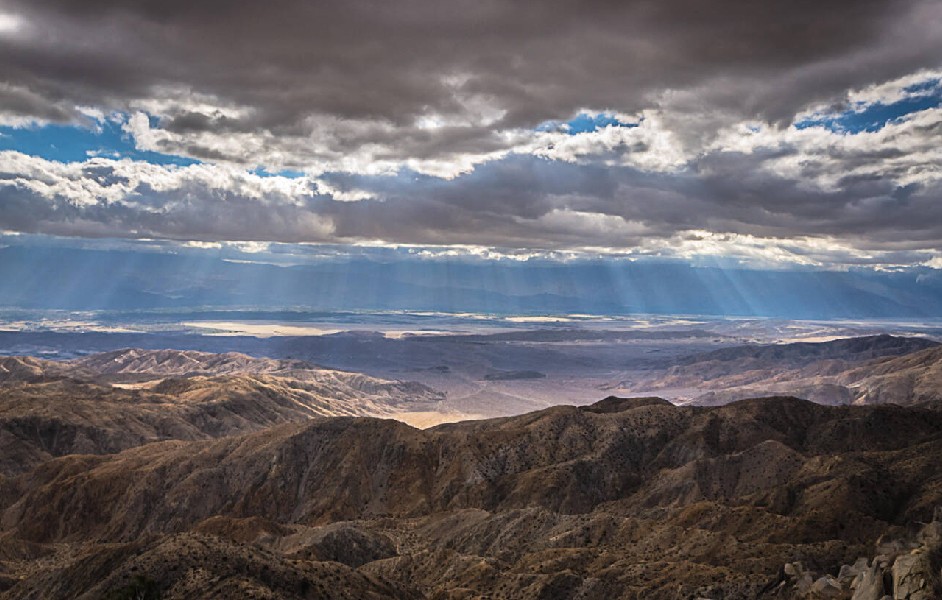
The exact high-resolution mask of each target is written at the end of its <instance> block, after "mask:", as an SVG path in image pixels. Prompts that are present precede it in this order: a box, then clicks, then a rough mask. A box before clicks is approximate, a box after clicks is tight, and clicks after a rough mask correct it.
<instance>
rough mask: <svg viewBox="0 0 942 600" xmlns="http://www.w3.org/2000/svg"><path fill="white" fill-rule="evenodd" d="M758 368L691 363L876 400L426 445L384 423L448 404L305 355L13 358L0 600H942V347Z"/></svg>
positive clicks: (571, 422) (591, 408)
mask: <svg viewBox="0 0 942 600" xmlns="http://www.w3.org/2000/svg"><path fill="white" fill-rule="evenodd" d="M751 350H752V352H751V354H750V352H748V351H746V350H736V351H735V352H728V353H726V354H721V355H714V356H713V357H712V358H711V359H710V360H709V361H704V360H700V359H697V360H695V359H693V358H691V359H685V360H686V362H687V363H688V364H686V365H678V368H680V367H681V366H686V367H693V366H695V365H698V364H700V363H704V362H710V361H717V362H724V361H740V360H747V359H749V357H750V356H751V360H752V363H754V364H766V363H765V361H771V362H772V363H775V362H776V361H782V363H781V364H782V365H785V366H787V367H788V369H793V370H794V369H797V370H801V369H808V368H811V366H812V365H816V364H817V363H819V362H820V361H833V360H837V361H840V362H841V369H839V372H840V373H850V372H856V371H860V372H861V373H863V372H866V373H869V379H866V378H860V379H855V380H854V381H855V382H859V381H865V380H866V381H870V382H871V384H872V386H871V387H870V388H867V389H873V390H882V391H881V392H880V394H876V393H874V394H873V395H871V396H868V398H867V399H866V400H865V401H858V402H856V404H852V405H841V406H827V405H823V404H817V403H813V402H810V401H807V400H801V399H798V398H794V397H788V396H774V397H766V398H753V399H747V400H739V401H735V402H732V403H729V404H726V405H723V406H677V405H674V404H672V403H670V402H667V401H665V400H663V399H660V398H656V397H645V398H618V397H609V398H606V399H604V400H601V401H599V402H596V403H594V404H590V405H584V406H565V405H561V406H555V407H552V408H549V409H545V410H541V411H537V412H532V413H527V414H522V415H517V416H512V417H504V418H496V419H486V420H479V421H464V422H459V423H451V424H443V425H438V426H436V427H431V428H428V429H416V428H414V427H412V426H409V425H407V424H405V423H402V422H400V421H397V420H393V419H388V418H377V417H376V416H364V415H366V413H367V412H370V411H372V412H374V413H376V414H380V415H382V416H395V415H396V411H397V410H398V407H400V406H402V405H403V404H405V405H407V406H408V407H409V408H414V406H415V405H417V404H418V405H422V406H423V407H427V405H428V404H429V403H431V404H434V403H435V402H437V401H438V400H439V398H438V396H437V395H436V394H435V392H434V391H432V390H429V389H428V388H424V387H423V386H417V385H416V384H406V383H400V382H388V381H381V380H375V379H372V378H367V377H365V376H360V375H355V374H350V373H342V372H334V371H329V370H322V369H319V368H318V367H317V366H315V365H311V364H309V363H304V362H300V361H290V360H287V361H286V360H270V359H254V358H249V357H245V356H242V355H237V354H230V355H212V354H205V353H195V352H181V351H140V350H125V351H121V352H114V353H107V354H102V355H93V356H89V357H84V358H80V359H76V360H73V361H63V362H54V361H41V360H36V359H28V358H22V357H16V358H7V359H4V360H3V362H2V363H0V372H2V374H3V375H2V378H3V380H4V381H3V384H2V387H0V406H2V407H3V408H2V410H3V413H2V414H0V419H2V420H0V440H2V442H3V454H2V455H3V456H4V457H19V458H15V459H12V460H7V461H5V464H4V465H3V470H2V471H0V597H2V598H87V599H92V598H162V599H169V598H220V597H246V598H250V597H255V598H416V599H418V598H427V599H432V598H469V599H470V598H528V599H529V598H547V599H550V598H584V599H594V598H599V599H603V598H604V599H608V598H626V599H641V598H645V599H648V598H650V599H655V600H657V599H661V598H663V599H675V598H689V599H697V598H709V599H711V600H720V599H722V600H730V599H739V598H743V599H745V598H750V599H752V598H845V599H851V598H853V600H862V599H865V598H867V599H869V598H874V599H876V600H879V599H880V598H882V597H883V595H884V594H889V595H890V597H891V598H910V599H913V600H928V599H931V598H938V597H940V593H942V588H940V587H939V586H940V571H939V569H940V562H942V522H940V519H942V511H939V510H938V507H940V506H942V471H940V470H939V469H938V465H939V464H940V461H942V404H940V403H939V402H938V401H937V397H936V396H935V395H934V393H933V392H931V388H932V386H933V385H934V384H933V383H932V382H933V381H934V380H933V379H932V377H933V375H932V374H933V373H937V368H936V367H935V366H934V365H936V364H937V360H938V347H937V346H935V345H934V344H933V343H931V342H928V341H926V340H915V341H914V340H908V341H907V340H900V339H899V338H890V339H886V338H873V339H865V340H857V341H850V342H843V343H841V344H837V343H832V344H831V345H830V346H820V345H815V346H813V347H811V348H800V347H782V348H780V349H779V351H780V352H781V356H777V357H776V356H772V354H775V353H774V352H772V350H768V349H763V348H752V349H751ZM901 352H902V354H901ZM811 355H814V356H811ZM854 357H856V358H854ZM702 366H703V365H702V364H701V365H700V367H702ZM700 367H698V368H700ZM765 368H766V369H771V368H772V367H770V366H769V367H765ZM815 368H817V367H815ZM788 369H785V370H786V371H787V370H788ZM855 370H856V371H855ZM891 376H896V377H898V378H900V379H901V380H906V381H910V380H911V381H915V382H916V383H914V384H913V385H912V386H909V387H907V386H903V387H894V386H892V385H889V384H887V385H885V386H883V387H880V386H878V385H877V383H876V382H883V383H887V382H888V381H890V380H889V379H887V378H889V377H891ZM328 384H330V385H333V386H335V387H334V388H329V387H325V386H328ZM305 386H308V387H305ZM935 389H938V388H935ZM899 390H903V392H902V394H903V395H901V396H899V397H898V398H904V399H905V400H906V402H905V403H906V404H907V405H906V406H902V405H900V404H887V403H885V402H884V401H885V400H889V399H892V398H895V396H893V395H892V394H893V393H897V392H898V391H899ZM921 390H929V391H927V392H925V393H923V392H922V391H921ZM341 392H343V393H346V394H349V397H348V398H340V399H335V398H334V395H338V396H339V394H340V393H341ZM315 397H317V398H319V400H320V403H318V402H315V400H314V398H315ZM361 399H362V402H361ZM356 407H360V408H356ZM357 410H358V411H359V412H357V413H356V416H336V415H338V414H344V413H343V411H357ZM30 411H32V412H30ZM30 419H33V420H30ZM35 424H41V426H40V427H38V428H36V427H33V428H31V427H32V425H35ZM33 432H38V433H36V434H35V435H31V434H32V433H33ZM120 432H123V435H119V433H120ZM109 444H110V445H109Z"/></svg>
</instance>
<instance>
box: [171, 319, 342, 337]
mask: <svg viewBox="0 0 942 600" xmlns="http://www.w3.org/2000/svg"><path fill="white" fill-rule="evenodd" d="M183 325H184V326H185V327H193V328H194V329H203V330H206V335H218V336H226V335H251V336H253V337H275V336H282V335H298V336H301V335H329V334H331V333H339V332H341V331H343V330H342V329H337V328H331V329H324V328H322V327H315V326H313V325H285V324H283V323H266V322H258V323H240V322H238V321H187V322H185V323H183Z"/></svg>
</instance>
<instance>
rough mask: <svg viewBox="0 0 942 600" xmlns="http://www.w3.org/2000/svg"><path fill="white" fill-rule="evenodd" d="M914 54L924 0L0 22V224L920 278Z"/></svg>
mask: <svg viewBox="0 0 942 600" xmlns="http://www.w3.org/2000/svg"><path fill="white" fill-rule="evenodd" d="M940 32H942V3H939V2H938V1H937V0H895V1H892V2H890V1H889V0H853V1H850V0H834V1H828V2H820V1H816V2H809V1H806V0H795V1H792V2H755V1H751V0H717V1H715V2H709V3H704V2H702V1H700V0H657V1H654V0H640V1H639V0H629V1H618V2H614V1H612V2H606V1H597V0H578V1H576V0H572V1H570V0H534V1H528V2H520V1H515V0H454V1H450V2H438V1H434V0H403V1H401V2H387V1H379V0H344V1H333V0H327V1H324V2H310V1H308V0H273V1H271V2H257V1H256V0H252V1H249V0H228V1H226V2H220V1H218V0H202V1H200V0H161V1H159V2H158V1H155V0H86V1H83V2H74V1H69V0H0V232H2V235H3V239H4V243H7V244H9V243H10V240H14V239H15V238H16V237H17V236H30V237H29V239H30V242H29V245H28V246H29V247H36V244H37V243H39V242H37V241H36V240H40V241H41V240H46V241H47V242H48V245H50V246H55V245H56V244H59V243H60V242H61V240H72V241H73V242H72V243H74V244H80V245H82V246H83V247H88V245H89V244H91V245H94V244H100V245H102V246H107V247H108V248H113V247H114V244H115V240H117V241H122V243H124V242H127V243H128V244H132V246H130V247H133V244H134V243H140V244H152V243H154V242H159V245H160V247H161V248H164V249H166V250H167V251H169V252H172V251H174V248H177V249H179V248H187V249H188V251H193V250H194V249H200V248H202V249H205V250H207V251H218V249H219V248H222V247H232V248H236V249H245V248H252V249H253V254H254V255H255V256H258V255H259V253H262V254H264V253H268V254H270V255H275V254H278V255H282V254H284V251H283V250H284V248H286V247H293V248H296V249H299V250H298V251H297V252H296V253H295V254H297V255H298V256H300V257H302V258H303V259H304V260H310V257H311V256H319V255H320V254H321V253H319V252H318V251H316V250H311V248H317V247H329V248H330V253H332V254H334V253H341V254H342V253H344V252H348V253H350V254H352V255H359V254H360V253H362V252H363V251H364V248H370V249H377V248H379V249H391V250H392V251H394V252H400V253H403V254H407V255H408V256H409V257H410V260H412V259H415V257H426V258H428V259H429V260H445V259H447V258H448V257H461V258H469V257H470V258H475V259H477V260H482V261H488V260H495V261H498V260H515V261H524V262H525V261H527V260H540V261H544V260H550V261H563V262H565V261H572V260H588V259H591V260H597V261H626V260H627V261H679V262H680V263H682V264H686V265H691V266H696V265H702V264H704V263H707V264H711V265H714V266H715V265H717V264H722V265H733V266H739V267H742V268H750V269H771V270H781V269H809V268H810V269H820V270H827V271H844V272H847V271H850V270H859V269H863V270H871V271H874V272H876V271H881V272H888V271H911V272H912V273H918V274H919V277H924V276H925V273H924V272H925V271H926V270H928V271H930V272H933V271H938V270H942V143H940V142H942V33H940ZM266 260H268V259H266ZM279 260H280V258H279Z"/></svg>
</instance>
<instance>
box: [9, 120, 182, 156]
mask: <svg viewBox="0 0 942 600" xmlns="http://www.w3.org/2000/svg"><path fill="white" fill-rule="evenodd" d="M98 125H99V128H98V129H95V128H92V127H82V126H80V125H59V124H53V125H43V126H39V127H23V128H17V127H0V150H15V151H17V152H22V153H23V154H29V155H31V156H39V157H41V158H45V159H46V160H54V161H57V162H81V161H85V160H88V159H89V158H90V157H92V156H102V157H105V158H130V159H133V160H142V161H147V162H149V163H153V164H157V165H170V164H173V165H180V166H187V165H192V164H196V163H198V162H199V161H198V160H194V159H191V158H184V157H182V156H174V155H170V154H162V153H160V152H149V151H144V150H138V149H137V148H135V146H134V140H133V139H131V136H129V135H128V134H127V133H125V132H124V131H123V130H122V129H121V123H116V122H113V121H111V120H107V119H106V120H104V121H102V122H100V123H99V124H98Z"/></svg>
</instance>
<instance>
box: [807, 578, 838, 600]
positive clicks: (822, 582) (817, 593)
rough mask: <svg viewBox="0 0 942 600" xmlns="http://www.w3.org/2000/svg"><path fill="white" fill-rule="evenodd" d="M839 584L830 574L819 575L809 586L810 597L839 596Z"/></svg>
mask: <svg viewBox="0 0 942 600" xmlns="http://www.w3.org/2000/svg"><path fill="white" fill-rule="evenodd" d="M841 596H842V593H841V584H840V583H839V582H838V581H837V579H835V578H833V577H831V576H830V575H825V576H823V577H819V578H818V580H817V581H815V582H814V584H812V586H811V597H812V598H840V597H841Z"/></svg>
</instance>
